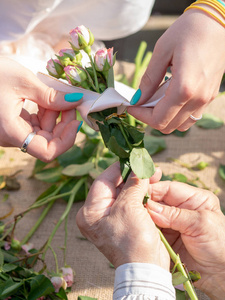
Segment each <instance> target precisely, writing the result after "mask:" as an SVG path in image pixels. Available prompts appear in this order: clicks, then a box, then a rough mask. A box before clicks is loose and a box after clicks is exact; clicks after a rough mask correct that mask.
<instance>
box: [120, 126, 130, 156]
mask: <svg viewBox="0 0 225 300" xmlns="http://www.w3.org/2000/svg"><path fill="white" fill-rule="evenodd" d="M118 125H119V128H120V131H121V133H122V135H123V137H124V139H125V141H126V142H127V145H128V147H129V149H130V151H132V149H133V147H132V146H131V144H130V143H129V141H128V138H127V135H126V133H125V131H124V128H123V125H122V124H118Z"/></svg>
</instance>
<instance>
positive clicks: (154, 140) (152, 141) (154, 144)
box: [144, 136, 166, 155]
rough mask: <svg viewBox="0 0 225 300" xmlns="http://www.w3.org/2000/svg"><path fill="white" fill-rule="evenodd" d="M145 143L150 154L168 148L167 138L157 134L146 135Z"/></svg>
mask: <svg viewBox="0 0 225 300" xmlns="http://www.w3.org/2000/svg"><path fill="white" fill-rule="evenodd" d="M144 145H145V148H146V149H147V150H148V152H149V154H150V155H154V154H156V153H158V152H161V151H163V150H165V149H166V142H165V140H164V139H162V138H159V137H155V136H145V138H144Z"/></svg>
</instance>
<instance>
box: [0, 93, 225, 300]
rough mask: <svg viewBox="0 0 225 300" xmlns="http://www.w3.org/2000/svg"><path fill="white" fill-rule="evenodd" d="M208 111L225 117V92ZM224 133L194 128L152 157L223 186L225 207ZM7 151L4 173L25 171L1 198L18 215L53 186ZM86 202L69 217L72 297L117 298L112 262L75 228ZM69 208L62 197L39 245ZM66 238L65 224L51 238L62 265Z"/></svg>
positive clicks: (28, 161) (29, 161) (21, 231)
mask: <svg viewBox="0 0 225 300" xmlns="http://www.w3.org/2000/svg"><path fill="white" fill-rule="evenodd" d="M207 112H210V113H212V114H214V115H216V116H218V117H220V118H222V119H223V120H224V121H225V96H223V95H221V96H219V97H217V98H216V99H215V100H214V101H213V102H212V103H211V104H210V105H209V106H208V108H207ZM224 136H225V126H223V127H222V128H220V129H214V130H212V129H210V130H204V129H200V128H198V127H197V126H193V127H192V128H191V130H190V132H189V133H188V134H187V135H186V136H185V137H184V138H181V137H176V136H174V135H169V136H166V137H164V138H165V140H166V144H167V149H166V150H165V151H163V152H161V153H159V154H157V155H155V156H153V159H154V161H155V163H156V164H157V165H159V166H160V167H161V168H162V170H163V172H164V174H165V175H168V174H172V173H176V172H179V173H183V174H185V175H186V176H187V177H188V178H190V179H193V178H194V177H197V176H198V177H199V178H200V179H201V181H202V182H204V184H205V185H206V186H207V187H208V188H209V189H210V190H211V191H216V190H218V189H219V197H220V200H221V205H222V206H225V189H224V187H225V181H223V180H222V179H221V178H220V177H219V174H218V167H219V165H220V164H225V154H224V153H225V152H224V150H225V139H224ZM0 149H1V148H0ZM4 151H5V154H4V155H3V156H2V158H1V159H0V175H11V174H13V173H15V172H16V171H18V170H22V172H20V173H19V174H18V175H17V179H18V180H19V182H20V184H21V189H20V190H18V191H14V192H10V193H9V199H8V200H7V201H6V202H5V203H3V202H2V199H3V196H4V194H5V193H6V191H4V190H1V191H0V206H1V207H0V212H1V214H2V212H3V211H6V210H7V209H8V206H9V205H11V206H12V207H13V208H14V212H13V213H14V214H16V213H19V212H21V211H23V210H24V209H25V208H27V207H28V206H29V205H30V204H31V203H33V201H34V200H35V199H36V198H37V197H38V196H39V195H40V194H41V192H43V191H44V190H45V189H46V188H47V187H48V184H45V183H43V182H40V181H37V180H35V179H33V178H29V176H30V175H31V172H32V169H33V166H34V163H35V159H34V158H32V157H30V156H29V155H28V154H24V153H22V152H20V151H19V150H18V149H11V148H8V149H6V148H5V149H4ZM168 158H174V159H179V160H180V161H182V162H184V163H188V164H190V165H195V164H196V163H198V162H200V161H206V162H208V163H209V166H208V167H207V168H206V169H205V170H202V171H196V172H195V173H194V174H193V173H192V172H190V171H189V170H188V169H186V168H184V167H182V166H180V165H179V164H177V163H176V162H171V161H170V160H168ZM81 206H82V203H77V204H74V206H73V209H72V212H71V214H70V216H69V220H68V224H69V232H68V246H67V264H69V265H71V266H72V267H73V269H74V270H75V272H76V277H75V283H74V285H73V287H72V292H71V293H70V295H69V297H68V298H69V299H70V300H75V299H77V296H78V295H86V296H90V297H95V298H97V299H98V300H108V299H112V292H113V282H114V269H112V268H110V266H109V262H108V261H107V260H106V259H105V258H104V256H103V255H102V254H101V253H100V252H99V251H98V250H97V249H95V247H94V246H93V245H92V244H91V243H90V242H88V241H86V240H82V239H80V237H81V234H80V232H79V229H78V228H77V226H76V223H75V216H76V213H77V211H78V209H79V208H80V207H81ZM64 208H65V202H64V201H57V203H55V204H54V206H53V208H52V210H51V211H50V212H49V214H48V216H47V217H46V219H45V220H44V222H43V223H42V225H41V226H40V228H39V229H38V231H37V232H36V234H35V236H34V237H33V238H32V240H31V241H32V242H33V243H34V244H35V247H36V248H38V247H40V246H42V245H43V244H44V243H45V241H46V239H47V238H48V236H49V234H50V233H51V231H52V229H53V227H54V225H55V224H56V222H57V220H58V219H59V217H60V216H61V214H62V213H63V211H64ZM40 213H41V209H37V210H35V211H32V212H31V213H29V214H28V215H27V216H26V217H25V218H24V219H23V220H21V221H20V222H19V223H18V226H17V230H16V237H17V238H18V239H22V238H23V237H24V236H25V234H26V233H27V232H28V231H29V229H30V228H31V227H32V226H33V224H34V223H35V220H36V219H37V218H38V216H39V215H40ZM63 241H64V228H63V225H62V226H61V228H59V230H58V232H57V234H56V236H55V238H54V240H53V242H52V246H53V248H54V249H55V251H56V253H57V255H58V259H59V266H62V264H63V252H62V250H61V249H60V247H62V246H63ZM46 258H47V263H48V269H49V270H54V269H55V265H54V259H53V257H52V254H51V253H50V252H49V253H48V254H47V256H46ZM199 299H201V300H206V299H209V298H208V297H206V296H205V295H204V294H202V293H199Z"/></svg>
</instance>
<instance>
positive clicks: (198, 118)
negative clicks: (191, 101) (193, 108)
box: [189, 115, 202, 121]
mask: <svg viewBox="0 0 225 300" xmlns="http://www.w3.org/2000/svg"><path fill="white" fill-rule="evenodd" d="M189 118H191V119H192V120H193V121H199V120H201V119H202V115H201V116H200V117H194V116H193V115H190V116H189Z"/></svg>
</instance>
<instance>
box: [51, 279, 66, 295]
mask: <svg viewBox="0 0 225 300" xmlns="http://www.w3.org/2000/svg"><path fill="white" fill-rule="evenodd" d="M51 283H52V284H53V286H54V288H55V292H56V293H58V291H59V290H60V288H61V287H62V288H63V289H64V290H66V289H67V283H66V281H65V279H64V278H62V277H59V276H54V277H52V278H51Z"/></svg>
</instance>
